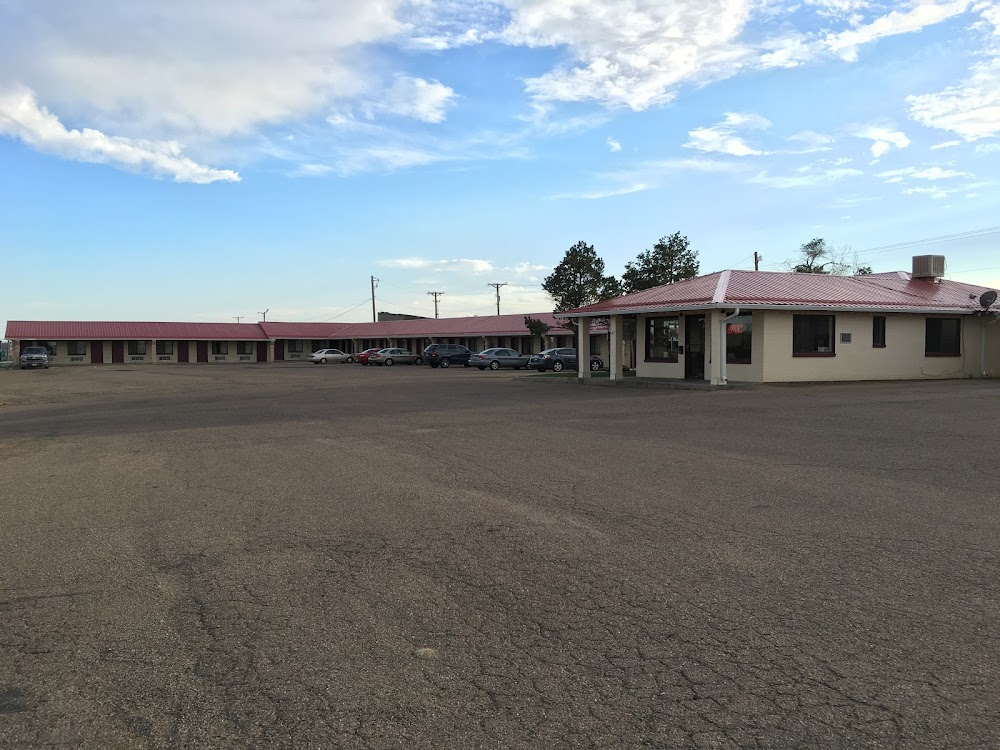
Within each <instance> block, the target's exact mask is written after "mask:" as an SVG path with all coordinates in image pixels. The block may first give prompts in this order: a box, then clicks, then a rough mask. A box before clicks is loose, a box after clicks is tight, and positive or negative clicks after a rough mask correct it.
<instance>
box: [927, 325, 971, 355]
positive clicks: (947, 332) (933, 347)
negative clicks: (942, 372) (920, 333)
mask: <svg viewBox="0 0 1000 750" xmlns="http://www.w3.org/2000/svg"><path fill="white" fill-rule="evenodd" d="M961 354H962V321H961V320H959V319H958V318H927V334H926V336H925V338H924V355H925V356H927V357H958V356H960V355H961Z"/></svg>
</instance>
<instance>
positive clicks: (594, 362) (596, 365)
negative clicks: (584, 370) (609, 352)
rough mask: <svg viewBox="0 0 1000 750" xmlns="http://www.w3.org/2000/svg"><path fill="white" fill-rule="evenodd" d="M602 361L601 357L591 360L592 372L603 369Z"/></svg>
mask: <svg viewBox="0 0 1000 750" xmlns="http://www.w3.org/2000/svg"><path fill="white" fill-rule="evenodd" d="M601 366H602V362H601V361H600V360H599V359H592V360H590V370H591V372H597V371H598V370H600V369H601Z"/></svg>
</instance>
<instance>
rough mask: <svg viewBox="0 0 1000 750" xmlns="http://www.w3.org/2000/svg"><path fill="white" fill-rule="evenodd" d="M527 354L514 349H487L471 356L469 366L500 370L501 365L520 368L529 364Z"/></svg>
mask: <svg viewBox="0 0 1000 750" xmlns="http://www.w3.org/2000/svg"><path fill="white" fill-rule="evenodd" d="M528 359H529V357H528V355H527V354H518V353H517V352H515V351H514V350H513V349H485V350H483V351H481V352H479V354H473V355H472V356H471V357H470V358H469V367H478V368H479V369H480V370H485V369H486V368H487V367H489V368H490V369H491V370H499V369H500V368H501V367H512V368H513V369H515V370H520V369H521V368H522V367H526V366H527V364H528Z"/></svg>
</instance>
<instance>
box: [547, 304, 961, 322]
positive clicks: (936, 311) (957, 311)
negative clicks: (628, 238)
mask: <svg viewBox="0 0 1000 750" xmlns="http://www.w3.org/2000/svg"><path fill="white" fill-rule="evenodd" d="M737 304H738V305H739V306H740V307H741V308H742V309H744V310H774V311H776V312H780V311H782V310H791V311H793V312H819V313H822V312H843V313H908V314H917V315H919V314H921V313H924V314H927V315H974V314H975V313H976V312H977V311H976V310H974V309H972V308H969V307H898V306H896V307H870V306H869V307H846V306H844V305H822V304H815V305H809V304H791V305H776V304H773V303H757V302H749V303H747V302H738V303H737V302H729V303H727V304H724V303H716V302H706V303H702V304H695V305H669V306H661V307H636V308H630V309H617V310H601V311H600V312H585V313H559V315H558V316H557V317H561V318H606V317H608V316H609V315H645V314H648V313H671V312H687V311H688V310H715V309H722V308H732V307H733V306H734V305H737Z"/></svg>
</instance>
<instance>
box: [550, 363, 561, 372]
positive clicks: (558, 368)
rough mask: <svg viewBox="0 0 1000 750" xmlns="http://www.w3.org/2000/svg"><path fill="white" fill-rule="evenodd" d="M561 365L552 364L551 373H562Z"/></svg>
mask: <svg viewBox="0 0 1000 750" xmlns="http://www.w3.org/2000/svg"><path fill="white" fill-rule="evenodd" d="M562 369H563V363H562V362H559V361H556V362H553V363H552V372H562Z"/></svg>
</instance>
